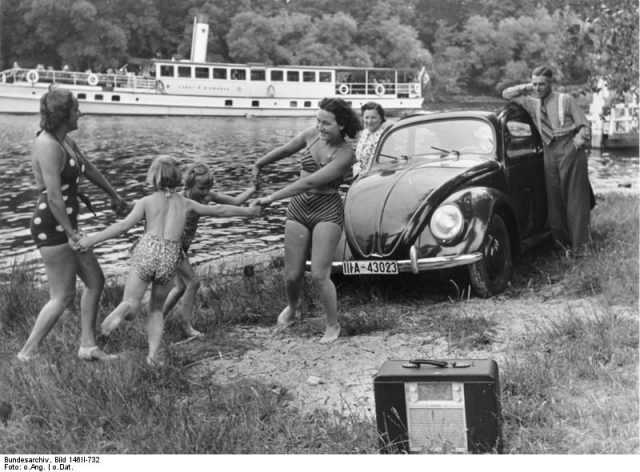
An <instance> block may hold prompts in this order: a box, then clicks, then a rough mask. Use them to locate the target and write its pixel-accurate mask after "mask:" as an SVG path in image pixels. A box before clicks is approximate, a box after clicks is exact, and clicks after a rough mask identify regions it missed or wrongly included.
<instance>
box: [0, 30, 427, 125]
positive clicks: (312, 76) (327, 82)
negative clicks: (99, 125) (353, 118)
mask: <svg viewBox="0 0 640 472" xmlns="http://www.w3.org/2000/svg"><path fill="white" fill-rule="evenodd" d="M207 37H208V24H206V23H203V22H200V20H198V19H196V21H194V34H193V42H192V47H191V59H190V60H188V61H186V60H180V61H177V60H159V59H154V60H150V61H147V62H146V63H144V64H142V67H140V72H139V73H135V74H134V73H131V72H126V71H121V72H119V73H115V72H111V73H107V74H104V73H94V72H91V71H87V72H76V71H69V70H45V69H44V67H36V68H32V69H25V68H20V67H15V68H12V69H8V70H4V71H2V72H0V113H38V112H39V100H40V97H41V96H42V95H43V94H44V93H45V92H46V91H47V90H48V89H49V87H50V86H52V84H58V85H60V86H63V87H66V88H68V89H70V90H72V91H73V92H74V94H75V95H76V96H77V97H78V100H79V101H80V107H81V110H82V113H84V114H97V115H202V116H313V115H314V114H315V112H316V110H317V107H318V102H320V100H322V99H323V98H325V97H341V98H343V99H344V100H346V101H347V102H350V103H351V105H352V106H353V107H354V108H359V107H360V106H361V105H363V104H364V103H366V102H368V101H376V102H378V103H380V104H381V105H382V106H383V107H384V108H385V110H388V111H389V112H390V113H400V112H403V111H415V110H419V109H421V107H422V82H423V81H422V79H423V75H424V74H425V71H424V69H423V70H422V71H413V70H400V69H388V68H359V67H326V66H319V67H312V66H292V65H287V66H271V65H264V64H230V63H211V62H206V61H205V57H206V42H207Z"/></svg>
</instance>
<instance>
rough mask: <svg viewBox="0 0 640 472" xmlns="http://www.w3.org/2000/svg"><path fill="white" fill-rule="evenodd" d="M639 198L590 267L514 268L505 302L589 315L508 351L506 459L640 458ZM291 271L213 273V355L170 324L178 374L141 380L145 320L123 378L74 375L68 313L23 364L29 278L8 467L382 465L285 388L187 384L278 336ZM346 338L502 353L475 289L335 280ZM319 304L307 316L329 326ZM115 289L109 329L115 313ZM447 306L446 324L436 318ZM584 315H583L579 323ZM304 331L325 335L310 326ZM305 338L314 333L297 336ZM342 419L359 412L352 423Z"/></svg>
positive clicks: (36, 297)
mask: <svg viewBox="0 0 640 472" xmlns="http://www.w3.org/2000/svg"><path fill="white" fill-rule="evenodd" d="M638 211H639V210H638V198H637V196H622V195H615V194H611V195H607V196H606V198H605V199H604V200H603V201H600V202H599V203H598V206H597V207H596V209H595V210H594V213H593V230H592V235H593V244H592V246H593V251H592V254H591V255H590V257H587V258H583V259H575V260H574V259H567V258H566V257H565V256H564V255H563V254H561V253H558V252H556V251H554V250H553V249H552V248H551V247H550V246H545V247H542V248H539V249H538V250H536V251H535V252H532V253H530V254H527V255H526V256H525V257H523V258H522V259H521V260H520V261H518V262H517V263H516V265H515V274H514V278H513V284H512V286H511V287H510V289H509V290H507V292H505V294H503V295H501V296H500V297H498V298H497V300H496V302H495V303H496V304H499V303H500V301H501V300H502V301H517V300H520V299H522V300H525V301H527V303H528V301H529V300H533V299H534V297H535V298H536V299H543V300H544V299H548V300H551V301H553V300H558V299H561V300H579V299H581V298H585V297H588V298H589V299H590V300H594V301H595V303H592V304H590V305H589V306H588V307H587V308H585V309H584V310H582V311H580V312H579V309H578V308H575V307H573V306H574V305H570V306H569V308H567V309H566V310H564V311H563V313H562V315H561V316H558V317H557V318H554V319H553V320H551V321H546V322H544V323H543V322H541V323H538V324H536V325H535V326H532V327H531V329H530V330H529V331H528V333H527V336H524V337H522V338H519V339H513V340H510V342H509V343H508V347H507V349H506V352H504V353H502V357H503V359H504V360H503V361H502V362H501V363H500V369H501V371H500V376H501V401H502V413H503V419H504V441H505V452H508V453H634V452H635V453H637V452H638V447H639V446H638V429H637V428H638V383H637V381H638V378H637V377H638V374H637V371H638V319H637V312H638V234H639V231H638ZM281 270H282V268H281V261H278V260H274V261H273V264H272V265H271V266H270V267H269V268H267V269H265V270H261V271H259V272H256V273H255V274H253V275H251V276H245V275H242V274H239V275H237V276H227V277H220V276H218V275H217V274H213V273H209V274H203V276H204V277H203V278H204V281H203V286H202V289H201V292H200V294H199V297H198V300H197V303H196V313H195V325H196V327H197V328H198V329H200V330H203V331H205V333H206V335H207V340H208V342H207V343H204V345H206V346H207V347H206V348H203V349H200V350H197V351H190V350H183V349H179V347H180V345H176V344H175V343H176V342H177V341H179V340H180V338H179V336H178V335H177V334H176V333H177V332H178V329H177V328H178V326H177V323H175V322H174V321H173V320H172V319H169V320H168V322H167V329H166V332H167V334H166V337H165V341H166V343H165V344H166V354H167V364H166V366H165V367H164V368H162V369H161V370H157V371H153V370H150V369H148V368H146V367H145V364H144V362H143V361H144V356H145V354H146V347H147V346H146V334H145V324H144V323H145V313H144V312H143V313H140V316H139V317H138V318H137V319H136V320H134V321H133V322H131V323H128V324H127V327H126V328H124V329H120V330H118V331H116V332H115V333H114V334H113V335H112V336H111V337H110V338H109V339H101V340H100V341H101V343H102V344H103V345H104V347H105V349H106V350H107V351H109V352H121V351H125V352H126V353H127V358H126V359H124V360H122V361H118V362H116V363H113V364H96V363H93V364H88V363H85V362H82V361H79V360H77V358H76V357H75V352H76V350H77V339H78V321H77V319H78V317H77V315H76V314H74V313H67V314H65V315H64V318H63V319H62V320H61V321H60V322H59V323H58V325H57V326H56V327H55V328H54V330H53V331H52V333H51V334H50V335H49V337H48V338H47V340H46V341H45V343H44V345H43V348H42V356H41V358H40V360H39V361H38V362H31V363H28V364H22V363H19V362H17V361H15V360H14V356H15V353H16V352H17V351H18V350H19V348H20V346H21V344H22V343H23V342H24V340H25V339H26V337H27V336H28V333H29V330H30V329H31V327H32V325H33V321H34V317H35V315H36V313H37V312H38V310H39V308H40V307H41V306H42V305H43V303H44V302H45V300H46V298H47V292H46V290H45V289H44V288H42V287H40V286H38V285H36V283H35V282H34V281H33V277H32V274H30V273H29V271H28V270H27V269H25V268H24V267H21V266H16V267H14V268H13V270H12V272H11V273H10V274H5V275H4V277H3V279H2V282H1V284H0V323H1V331H0V361H1V363H0V379H1V380H0V400H4V401H7V402H9V403H11V404H12V406H13V418H12V420H11V421H10V422H9V423H8V425H7V427H6V428H4V429H3V431H2V432H3V434H2V435H0V451H2V452H3V453H57V452H66V453H106V454H108V453H185V454H191V453H199V454H216V453H224V454H235V453H244V454H253V453H267V454H272V453H297V454H307V453H346V454H351V453H359V454H370V453H376V452H377V433H376V428H375V422H374V420H372V419H371V418H366V417H361V416H359V415H358V414H357V413H352V414H348V415H346V416H345V415H344V414H338V413H336V412H327V411H324V410H316V411H315V412H314V413H305V414H302V413H300V412H299V411H297V410H296V409H294V408H293V407H292V406H291V404H290V402H289V399H290V394H289V392H288V391H287V390H286V388H285V387H283V386H281V385H276V384H263V383H259V382H257V381H253V380H243V381H239V382H237V383H235V384H231V385H228V384H227V385H225V386H221V385H217V384H215V383H213V382H211V381H210V380H208V379H207V378H206V377H204V378H195V377H194V376H192V375H190V370H191V366H193V365H195V364H197V363H198V362H199V361H200V360H201V359H204V358H207V357H211V356H214V355H217V354H219V355H220V356H222V355H225V356H228V355H234V354H239V353H241V352H242V351H243V350H244V349H246V348H248V346H243V345H241V344H238V343H237V342H234V338H233V337H229V336H227V333H228V332H229V331H230V328H232V327H233V325H236V324H261V325H269V326H270V325H273V324H274V322H275V317H276V316H277V313H278V312H279V311H280V309H281V308H282V304H283V281H282V275H281ZM337 284H338V292H339V299H340V305H341V306H340V309H341V316H342V323H343V326H344V334H345V336H346V337H349V336H358V335H361V334H364V333H371V332H377V331H392V332H400V333H401V332H403V330H404V329H407V328H406V327H405V326H404V324H403V320H407V319H409V318H412V319H413V322H412V324H411V326H412V328H411V329H415V327H416V326H419V327H420V328H421V329H424V330H430V331H431V332H433V333H435V334H437V335H440V336H443V337H446V338H447V340H448V342H449V344H450V345H451V346H454V347H455V349H456V350H457V352H465V353H469V354H470V355H471V354H473V352H474V350H475V349H480V348H486V347H487V346H491V344H492V343H494V342H496V339H497V334H496V332H495V328H496V326H495V322H494V321H493V320H492V318H491V317H490V316H489V314H488V313H486V312H482V311H477V312H476V311H474V308H473V307H474V305H473V304H471V303H468V301H469V294H468V289H467V288H466V285H465V280H464V278H460V279H455V280H454V281H450V280H449V278H448V277H445V278H444V279H433V278H431V277H427V278H425V277H398V278H396V279H393V280H389V279H368V280H361V279H355V280H349V279H339V280H337ZM312 292H313V291H312V290H305V298H304V301H303V307H302V308H303V311H304V312H306V313H313V314H318V313H319V307H318V306H317V304H316V301H315V298H314V297H313V293H312ZM121 295H122V286H121V283H120V282H119V281H117V280H114V281H110V282H109V283H108V286H107V288H106V290H105V295H104V296H103V298H102V301H101V310H100V314H101V316H102V317H104V316H105V315H106V314H107V313H108V312H109V311H110V310H111V309H112V308H113V307H114V306H115V304H117V302H118V301H119V300H120V297H121ZM434 307H437V309H434ZM584 311H586V312H584ZM294 329H297V330H311V331H313V330H320V329H321V327H320V326H315V325H305V326H304V327H296V328H294ZM299 334H301V335H306V334H314V335H315V334H317V333H315V332H314V333H309V332H300V333H299ZM345 411H349V409H348V408H346V409H345Z"/></svg>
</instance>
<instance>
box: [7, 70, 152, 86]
mask: <svg viewBox="0 0 640 472" xmlns="http://www.w3.org/2000/svg"><path fill="white" fill-rule="evenodd" d="M0 82H3V83H18V82H28V83H31V84H35V83H37V82H42V83H56V84H67V85H74V86H78V85H90V86H98V87H103V88H104V89H116V88H130V89H148V90H155V88H156V80H155V79H153V78H150V77H141V76H138V75H134V74H101V73H93V72H74V71H58V70H45V69H7V70H4V71H2V72H0Z"/></svg>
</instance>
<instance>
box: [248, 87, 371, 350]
mask: <svg viewBox="0 0 640 472" xmlns="http://www.w3.org/2000/svg"><path fill="white" fill-rule="evenodd" d="M316 117H317V124H316V126H314V127H311V128H308V129H306V130H304V131H302V132H301V133H300V134H298V135H297V136H296V137H294V138H293V139H292V140H291V141H289V142H288V143H287V144H285V145H283V146H280V147H278V148H276V149H274V150H273V151H271V152H269V153H267V154H266V155H265V156H263V157H261V158H260V159H258V160H257V161H256V163H255V164H254V166H253V177H254V180H257V179H258V177H259V175H260V171H261V169H262V168H263V167H264V166H266V165H268V164H271V163H273V162H276V161H279V160H281V159H283V158H285V157H288V156H291V155H292V154H295V153H296V152H298V151H301V150H303V149H304V153H303V154H302V158H301V167H302V169H301V171H300V178H299V179H298V180H297V181H296V182H294V183H292V184H290V185H287V186H286V187H284V188H282V189H280V190H277V191H276V192H273V193H272V194H271V195H268V196H266V197H263V198H259V199H257V200H256V202H255V203H257V204H258V205H261V206H267V205H270V204H271V203H273V202H274V201H276V200H281V199H283V198H288V197H293V198H291V200H290V202H289V207H288V208H287V216H286V223H285V230H284V254H285V285H286V295H287V301H288V304H287V306H286V307H285V308H284V309H283V310H282V312H281V313H280V315H279V316H278V328H279V329H282V328H285V327H287V326H288V325H290V324H291V323H292V322H293V321H294V318H295V317H296V316H297V313H298V302H299V300H300V294H301V290H302V284H303V277H304V269H305V262H306V259H307V255H308V254H309V248H311V277H312V279H313V282H314V284H315V286H316V287H317V289H318V292H319V296H320V303H321V305H322V307H323V310H324V314H325V320H326V328H325V333H324V336H323V337H322V339H321V340H320V342H321V343H330V342H333V341H335V340H336V339H338V337H339V336H340V324H339V323H338V314H337V312H338V301H337V296H336V288H335V286H334V284H333V282H332V281H331V262H332V260H333V254H334V251H335V249H336V246H337V245H338V241H339V240H340V236H341V234H342V227H343V221H344V208H343V204H342V198H341V197H340V195H339V194H338V189H339V187H340V184H341V183H342V181H343V178H344V177H345V176H347V175H348V174H349V172H350V169H351V166H352V165H353V160H354V154H353V150H352V149H351V147H350V146H349V145H348V144H347V143H346V142H345V136H349V137H350V138H354V137H355V136H356V134H357V132H358V131H359V130H360V128H361V124H360V120H359V118H358V116H357V114H356V113H355V112H354V111H353V110H352V108H351V107H350V106H349V105H348V104H347V103H346V102H345V101H344V100H342V99H340V98H325V99H324V100H322V101H321V102H320V103H319V110H318V112H317V115H316Z"/></svg>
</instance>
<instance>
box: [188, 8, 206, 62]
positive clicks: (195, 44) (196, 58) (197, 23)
mask: <svg viewBox="0 0 640 472" xmlns="http://www.w3.org/2000/svg"><path fill="white" fill-rule="evenodd" d="M208 40H209V18H208V17H207V15H204V14H200V13H199V14H198V15H197V16H196V17H195V18H194V19H193V37H192V38H191V62H206V60H207V42H208Z"/></svg>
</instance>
